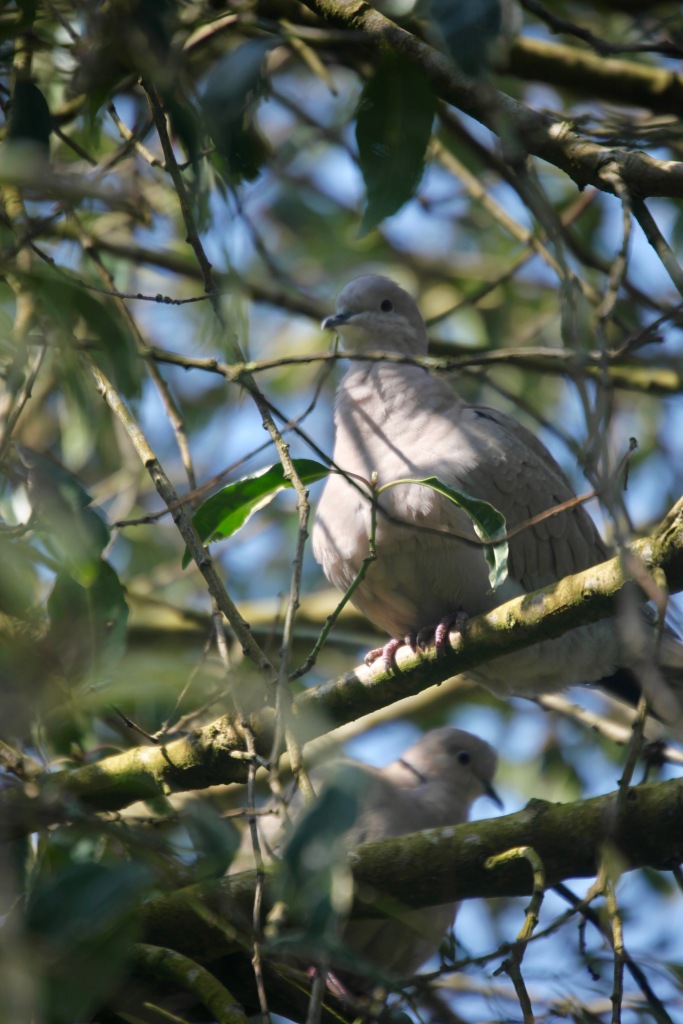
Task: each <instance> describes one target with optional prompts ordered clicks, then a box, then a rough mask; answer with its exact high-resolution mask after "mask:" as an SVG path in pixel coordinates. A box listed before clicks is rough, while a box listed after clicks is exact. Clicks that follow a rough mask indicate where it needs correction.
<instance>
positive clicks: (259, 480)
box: [183, 459, 329, 568]
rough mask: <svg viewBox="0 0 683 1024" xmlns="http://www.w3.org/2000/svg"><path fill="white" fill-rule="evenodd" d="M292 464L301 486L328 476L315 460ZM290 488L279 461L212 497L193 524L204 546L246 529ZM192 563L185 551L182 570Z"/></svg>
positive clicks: (237, 481)
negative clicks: (282, 492)
mask: <svg viewBox="0 0 683 1024" xmlns="http://www.w3.org/2000/svg"><path fill="white" fill-rule="evenodd" d="M292 463H293V465H294V468H295V470H296V471H297V473H298V475H299V478H300V480H301V482H302V484H313V483H315V481H316V480H322V478H323V477H324V476H327V474H328V473H329V469H328V468H327V467H326V466H323V465H322V464H321V463H320V462H314V461H313V460H312V459H293V460H292ZM291 486H292V484H291V483H290V481H289V480H285V475H284V470H283V468H282V465H281V464H280V463H279V462H277V463H276V464H275V465H274V466H270V467H268V468H267V469H260V470H259V471H258V472H257V473H252V474H250V475H249V476H245V477H243V478H242V479H241V480H236V481H235V482H234V483H232V484H228V485H227V487H223V488H221V490H220V491H218V492H217V493H216V494H212V495H211V497H210V498H208V499H207V500H206V501H205V502H204V504H203V505H200V507H199V508H198V509H197V511H196V512H195V514H194V516H193V517H192V522H193V523H194V525H195V529H196V530H197V533H198V534H199V536H200V537H201V539H202V541H203V542H204V543H205V544H206V543H208V544H212V543H213V542H214V541H216V540H224V539H225V538H226V537H230V536H232V534H233V533H236V532H237V530H239V529H240V528H241V527H242V526H244V524H245V523H246V522H248V520H249V519H250V518H251V517H252V516H253V514H254V512H258V510H259V509H261V508H263V507H264V506H265V505H267V504H268V503H269V502H271V501H272V500H273V498H274V497H275V495H276V494H279V493H280V491H283V490H284V489H285V488H286V487H291ZM189 562H190V556H189V554H188V552H187V551H186V552H185V554H184V556H183V568H185V567H186V566H187V565H189Z"/></svg>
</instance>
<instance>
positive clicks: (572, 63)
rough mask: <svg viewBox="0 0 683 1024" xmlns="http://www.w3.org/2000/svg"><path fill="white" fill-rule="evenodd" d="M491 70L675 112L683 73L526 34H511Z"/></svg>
mask: <svg viewBox="0 0 683 1024" xmlns="http://www.w3.org/2000/svg"><path fill="white" fill-rule="evenodd" d="M497 70H498V71H501V72H503V73H505V74H512V75H516V76H517V77H518V78H523V79H533V80H535V81H539V80H540V81H541V82H548V83H549V84H550V85H558V86H560V87H562V88H566V89H571V90H572V92H575V93H578V94H580V95H582V96H585V95H589V96H590V97H591V99H593V100H594V99H596V97H598V96H599V97H601V98H603V99H606V100H610V101H611V102H614V103H623V104H626V105H628V106H638V107H647V108H648V109H649V110H652V111H654V112H655V113H663V114H678V112H679V111H680V109H681V103H682V102H683V76H681V75H680V74H677V73H676V72H675V71H668V70H667V69H666V68H656V67H650V66H648V65H647V64H636V62H635V61H632V60H617V59H615V58H613V57H610V58H606V57H601V56H599V55H598V54H595V53H591V52H590V51H589V50H584V49H579V47H578V46H566V45H564V44H562V43H554V42H549V41H548V40H547V39H533V38H532V37H530V36H517V38H516V39H515V40H514V41H513V42H512V45H511V47H510V51H509V53H508V55H507V60H506V61H501V62H500V63H499V64H498V66H497Z"/></svg>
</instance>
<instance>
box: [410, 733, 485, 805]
mask: <svg viewBox="0 0 683 1024" xmlns="http://www.w3.org/2000/svg"><path fill="white" fill-rule="evenodd" d="M398 763H399V764H400V765H401V766H403V767H404V768H406V769H407V770H409V771H411V772H412V773H413V774H414V776H415V778H416V779H417V780H418V784H419V785H421V786H424V794H425V797H426V798H428V799H429V798H431V796H434V797H435V799H437V800H440V801H442V802H443V804H444V805H448V808H449V810H448V812H446V807H445V806H444V812H445V814H444V817H445V818H446V823H448V822H447V819H448V817H450V818H451V820H452V821H455V820H458V819H459V820H464V818H466V816H467V812H468V811H469V808H470V806H471V804H473V803H474V801H475V800H476V799H477V798H478V797H480V796H488V797H490V798H491V799H492V800H493V801H494V802H495V803H496V804H498V806H499V807H502V806H503V805H502V803H501V800H500V797H499V796H498V794H497V793H496V791H495V789H494V788H493V785H492V782H493V777H494V775H495V774H496V767H497V765H498V755H497V754H496V752H495V750H494V749H493V747H491V746H489V744H488V743H486V742H485V741H484V740H481V739H479V737H478V736H473V735H472V733H470V732H464V731H463V730H462V729H453V728H451V727H450V726H444V727H443V728H441V729H432V730H431V732H428V733H425V735H424V736H423V737H422V738H421V739H419V740H418V741H417V743H414V744H413V746H412V747H409V749H408V750H406V751H405V753H404V754H403V755H402V757H401V758H399V762H398ZM453 810H455V816H454V815H453Z"/></svg>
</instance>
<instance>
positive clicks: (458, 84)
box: [304, 0, 683, 198]
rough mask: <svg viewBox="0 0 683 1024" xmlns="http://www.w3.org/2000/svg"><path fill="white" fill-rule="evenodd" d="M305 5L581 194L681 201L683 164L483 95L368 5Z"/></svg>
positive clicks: (346, 1)
mask: <svg viewBox="0 0 683 1024" xmlns="http://www.w3.org/2000/svg"><path fill="white" fill-rule="evenodd" d="M304 3H305V5H306V7H308V8H310V10H312V11H315V13H316V14H318V15H319V16H320V17H321V18H323V19H325V20H327V21H331V22H333V23H334V24H337V25H343V26H344V27H345V28H347V29H352V30H354V31H357V32H358V33H359V42H361V41H362V42H363V43H365V44H369V45H370V46H372V47H373V48H374V49H375V50H377V49H379V50H390V51H392V52H394V53H396V54H398V55H399V56H401V57H404V58H405V59H406V60H408V61H409V62H410V63H411V64H415V65H416V66H417V67H419V68H421V69H422V71H423V72H424V74H425V76H426V77H427V79H428V80H429V81H430V82H431V84H432V86H433V87H434V89H435V91H436V93H437V94H438V96H440V97H441V99H443V100H445V101H446V102H447V103H450V104H452V105H453V106H454V107H458V109H460V110H462V111H463V112H464V113H465V114H469V115H470V117H473V118H475V120H477V121H480V122H481V124H483V125H485V126H486V127H487V128H489V129H490V130H491V131H492V132H494V133H495V134H500V129H501V125H505V131H506V135H507V137H508V138H512V139H516V140H517V143H518V144H521V145H522V146H523V147H524V149H525V150H526V151H527V152H529V153H531V154H533V155H534V156H538V157H541V158H542V159H543V160H547V161H548V163H551V164H554V166H555V167H559V168H560V170H562V171H564V172H565V173H566V174H567V175H568V176H569V177H570V178H571V179H572V180H573V181H574V182H576V184H577V185H578V186H579V188H585V187H586V186H587V185H593V186H594V187H595V188H598V189H600V190H601V191H602V192H611V193H613V192H614V184H613V182H614V180H615V175H616V178H617V179H619V180H621V181H622V182H623V183H624V186H625V187H626V189H627V190H628V192H629V194H630V195H632V196H636V197H638V198H645V197H647V196H672V197H673V196H675V197H679V196H683V163H679V162H677V161H674V160H655V159H653V158H652V157H650V156H648V155H647V154H645V153H638V152H625V151H622V150H619V149H613V148H611V147H609V146H602V145H600V144H598V143H595V142H592V141H589V140H587V139H586V138H584V137H583V136H582V135H580V134H579V133H578V132H577V131H575V130H574V128H573V127H572V125H571V124H570V123H569V122H568V121H561V120H559V119H558V118H554V117H550V116H548V115H547V114H541V113H538V112H537V111H535V110H532V109H531V108H530V107H527V106H526V105H525V104H524V103H520V102H518V101H517V100H514V99H513V98H512V97H511V96H508V95H506V94H505V93H503V92H500V91H495V90H493V88H492V87H487V88H486V89H484V88H482V87H481V85H480V84H479V83H477V82H475V81H474V80H473V79H470V78H467V77H466V76H465V75H463V74H461V73H460V72H459V71H457V70H456V68H455V67H454V66H453V64H452V63H451V62H450V61H449V60H448V59H447V57H445V56H444V55H443V54H442V53H439V51H438V50H435V49H434V48H433V47H431V46H429V45H428V44H427V43H425V42H423V41H422V40H421V39H418V38H417V36H414V35H412V33H410V32H407V31H406V30H405V29H403V28H401V27H400V26H399V25H397V24H396V23H395V22H393V21H390V19H389V18H385V17H384V15H382V14H380V13H379V11H376V10H374V9H373V8H372V7H369V6H368V5H367V4H365V3H357V2H356V0H304ZM361 33H362V37H361Z"/></svg>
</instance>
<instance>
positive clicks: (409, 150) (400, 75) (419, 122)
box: [356, 58, 436, 235]
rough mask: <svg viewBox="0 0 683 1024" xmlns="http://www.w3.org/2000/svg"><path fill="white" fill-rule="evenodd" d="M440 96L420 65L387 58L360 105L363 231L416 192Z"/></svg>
mask: <svg viewBox="0 0 683 1024" xmlns="http://www.w3.org/2000/svg"><path fill="white" fill-rule="evenodd" d="M435 109H436V100H435V97H434V93H433V92H432V89H431V86H430V85H429V83H428V82H427V80H426V78H425V77H424V75H423V74H422V72H421V71H420V70H418V69H417V68H415V67H413V65H412V64H408V63H407V62H406V61H401V60H399V59H397V58H392V59H389V60H385V61H384V62H383V64H382V65H381V67H380V68H379V70H378V71H377V72H376V74H375V75H374V76H373V78H371V79H370V81H369V82H368V83H367V85H366V86H365V88H364V89H363V92H362V94H361V98H360V102H359V104H358V115H357V122H356V139H357V141H358V155H359V163H360V168H361V171H362V173H363V180H364V181H365V190H366V194H367V206H366V208H365V213H364V214H363V220H362V222H361V226H360V234H361V235H365V234H367V233H368V232H369V231H371V230H372V228H374V227H376V226H377V225H378V224H379V223H380V221H382V220H384V218H385V217H390V216H391V214H393V213H396V211H397V210H398V209H400V207H401V206H403V204H404V203H405V202H407V200H408V199H410V198H411V196H413V194H414V193H415V190H416V188H417V186H418V184H419V182H420V178H421V177H422V172H423V170H424V161H425V153H426V150H427V144H428V142H429V138H430V135H431V131H432V122H433V120H434V111H435Z"/></svg>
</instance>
